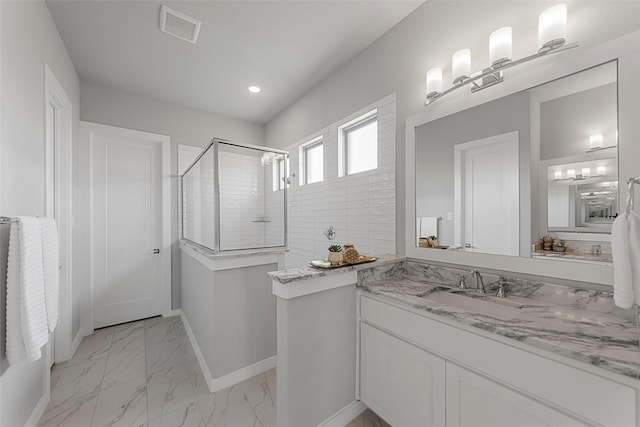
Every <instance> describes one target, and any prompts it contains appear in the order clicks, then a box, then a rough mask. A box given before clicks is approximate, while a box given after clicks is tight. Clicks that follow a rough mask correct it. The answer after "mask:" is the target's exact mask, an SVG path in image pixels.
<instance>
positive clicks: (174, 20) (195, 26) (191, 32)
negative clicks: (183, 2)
mask: <svg viewBox="0 0 640 427" xmlns="http://www.w3.org/2000/svg"><path fill="white" fill-rule="evenodd" d="M160 30H162V31H163V32H165V33H167V34H169V35H170V36H173V37H177V38H179V39H181V40H185V41H188V42H191V43H195V42H196V40H197V39H198V33H199V32H200V21H198V20H196V19H193V18H192V17H190V16H187V15H185V14H184V13H181V12H178V11H177V10H173V9H171V8H170V7H167V6H165V5H161V6H160Z"/></svg>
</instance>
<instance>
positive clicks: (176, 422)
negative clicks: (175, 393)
mask: <svg viewBox="0 0 640 427" xmlns="http://www.w3.org/2000/svg"><path fill="white" fill-rule="evenodd" d="M149 427H206V426H205V424H204V420H203V419H202V414H201V413H200V408H199V407H198V404H197V403H196V402H193V403H192V404H190V405H188V406H186V407H184V408H182V409H178V410H177V411H173V412H170V413H168V414H167V415H163V416H161V417H159V418H156V419H154V420H151V421H150V422H149Z"/></svg>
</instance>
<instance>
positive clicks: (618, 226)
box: [611, 212, 635, 308]
mask: <svg viewBox="0 0 640 427" xmlns="http://www.w3.org/2000/svg"><path fill="white" fill-rule="evenodd" d="M629 232H630V227H629V221H628V214H627V213H626V212H625V213H622V214H620V215H618V217H617V218H616V219H615V221H613V225H612V227H611V255H612V257H613V301H614V303H615V305H617V306H618V307H620V308H630V307H631V306H632V305H633V302H634V301H635V298H634V291H633V278H632V273H631V253H630V247H629V240H630V236H629Z"/></svg>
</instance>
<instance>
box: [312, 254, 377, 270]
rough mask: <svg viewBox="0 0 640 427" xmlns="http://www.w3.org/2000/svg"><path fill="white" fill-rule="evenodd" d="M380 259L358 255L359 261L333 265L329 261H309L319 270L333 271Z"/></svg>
mask: <svg viewBox="0 0 640 427" xmlns="http://www.w3.org/2000/svg"><path fill="white" fill-rule="evenodd" d="M377 259H378V258H377V257H374V256H366V255H358V261H356V262H352V263H346V262H340V263H338V264H332V263H330V262H329V261H328V260H323V259H322V260H316V261H309V265H311V266H313V267H318V268H324V269H332V268H340V267H348V266H351V265H356V264H366V263H368V262H373V261H376V260H377Z"/></svg>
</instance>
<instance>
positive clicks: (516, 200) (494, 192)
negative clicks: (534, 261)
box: [455, 132, 520, 256]
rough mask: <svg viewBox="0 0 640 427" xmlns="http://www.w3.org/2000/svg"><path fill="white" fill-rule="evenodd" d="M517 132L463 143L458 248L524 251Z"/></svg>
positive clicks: (460, 147) (460, 150) (458, 188)
mask: <svg viewBox="0 0 640 427" xmlns="http://www.w3.org/2000/svg"><path fill="white" fill-rule="evenodd" d="M518 139H519V138H518V132H511V133H506V134H502V135H497V136H493V137H490V138H485V139H481V140H477V141H472V142H468V143H464V144H459V145H457V146H456V147H455V150H456V169H457V172H458V173H457V175H458V174H459V175H460V178H459V180H458V185H456V193H458V194H456V201H457V202H458V203H456V206H457V209H456V210H457V212H456V215H455V216H456V218H458V220H459V223H458V226H457V227H456V233H455V240H456V246H462V247H464V248H465V250H468V251H477V252H482V253H488V254H496V255H516V256H517V255H519V245H520V191H519V181H520V180H519V167H518V163H519V155H518Z"/></svg>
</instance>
